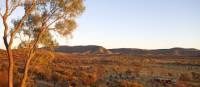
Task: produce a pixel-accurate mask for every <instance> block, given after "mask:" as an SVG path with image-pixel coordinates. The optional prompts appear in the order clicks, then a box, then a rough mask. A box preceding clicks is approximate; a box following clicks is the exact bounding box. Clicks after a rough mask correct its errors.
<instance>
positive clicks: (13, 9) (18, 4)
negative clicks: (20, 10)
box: [8, 0, 21, 16]
mask: <svg viewBox="0 0 200 87" xmlns="http://www.w3.org/2000/svg"><path fill="white" fill-rule="evenodd" d="M20 2H21V0H19V1H18V3H17V4H16V5H15V6H13V7H12V9H11V11H10V12H9V14H8V16H10V15H11V14H12V13H13V11H15V9H16V8H17V7H19V6H20V5H21V4H20Z"/></svg>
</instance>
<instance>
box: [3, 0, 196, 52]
mask: <svg viewBox="0 0 200 87" xmlns="http://www.w3.org/2000/svg"><path fill="white" fill-rule="evenodd" d="M85 6H86V10H85V12H84V13H83V15H82V16H80V17H78V18H77V23H78V28H77V29H76V30H75V31H74V32H73V38H68V39H66V38H56V39H57V40H58V42H59V43H60V45H100V46H104V47H106V48H142V49H161V48H173V47H183V48H197V49H200V0H85ZM19 12H20V11H17V12H16V15H19ZM13 17H18V16H13ZM0 21H1V20H0ZM2 28H3V26H2V22H0V37H2V35H3V30H2ZM16 42H17V41H16ZM0 45H1V46H0V48H3V43H2V39H0Z"/></svg>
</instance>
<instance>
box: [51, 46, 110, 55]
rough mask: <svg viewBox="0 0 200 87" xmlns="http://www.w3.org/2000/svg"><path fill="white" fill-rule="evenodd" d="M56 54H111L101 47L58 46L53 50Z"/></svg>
mask: <svg viewBox="0 0 200 87" xmlns="http://www.w3.org/2000/svg"><path fill="white" fill-rule="evenodd" d="M55 51H56V52H65V53H75V54H76V53H78V54H112V52H111V51H109V50H107V49H106V48H104V47H102V46H96V45H88V46H59V47H58V48H55Z"/></svg>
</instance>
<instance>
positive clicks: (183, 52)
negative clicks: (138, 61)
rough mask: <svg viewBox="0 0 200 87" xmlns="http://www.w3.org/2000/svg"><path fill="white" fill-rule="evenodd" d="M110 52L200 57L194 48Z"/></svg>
mask: <svg viewBox="0 0 200 87" xmlns="http://www.w3.org/2000/svg"><path fill="white" fill-rule="evenodd" d="M109 50H110V51H111V52H112V53H116V54H127V55H155V56H200V50H197V49H193V48H190V49H185V48H171V49H156V50H144V49H131V48H119V49H109Z"/></svg>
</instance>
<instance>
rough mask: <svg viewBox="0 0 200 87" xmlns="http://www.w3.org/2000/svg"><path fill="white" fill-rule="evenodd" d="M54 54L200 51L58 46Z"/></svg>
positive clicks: (188, 51)
mask: <svg viewBox="0 0 200 87" xmlns="http://www.w3.org/2000/svg"><path fill="white" fill-rule="evenodd" d="M55 51H56V52H64V53H73V54H123V55H155V56H200V50H198V49H194V48H171V49H154V50H147V49H136V48H116V49H106V48H104V47H102V46H96V45H87V46H59V47H57V48H55Z"/></svg>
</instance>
